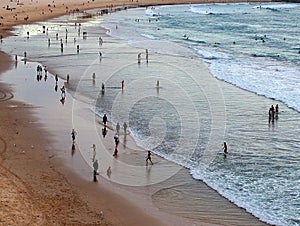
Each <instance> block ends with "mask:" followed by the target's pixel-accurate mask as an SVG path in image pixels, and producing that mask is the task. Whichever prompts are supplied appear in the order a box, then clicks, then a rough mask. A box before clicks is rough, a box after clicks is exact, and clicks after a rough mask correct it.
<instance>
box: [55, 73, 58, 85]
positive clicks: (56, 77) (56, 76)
mask: <svg viewBox="0 0 300 226" xmlns="http://www.w3.org/2000/svg"><path fill="white" fill-rule="evenodd" d="M55 82H56V83H57V82H58V75H57V74H56V75H55Z"/></svg>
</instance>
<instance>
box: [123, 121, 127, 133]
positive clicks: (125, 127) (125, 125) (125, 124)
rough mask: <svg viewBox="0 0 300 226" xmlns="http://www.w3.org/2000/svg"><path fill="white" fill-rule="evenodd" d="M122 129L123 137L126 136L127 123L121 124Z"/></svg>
mask: <svg viewBox="0 0 300 226" xmlns="http://www.w3.org/2000/svg"><path fill="white" fill-rule="evenodd" d="M123 128H124V135H126V132H127V123H126V122H124V123H123Z"/></svg>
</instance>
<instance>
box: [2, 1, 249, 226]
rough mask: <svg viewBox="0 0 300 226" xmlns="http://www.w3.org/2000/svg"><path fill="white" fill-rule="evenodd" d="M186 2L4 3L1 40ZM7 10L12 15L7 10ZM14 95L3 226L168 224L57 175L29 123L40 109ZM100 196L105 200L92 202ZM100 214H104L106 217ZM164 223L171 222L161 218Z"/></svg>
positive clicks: (5, 153)
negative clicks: (62, 18)
mask: <svg viewBox="0 0 300 226" xmlns="http://www.w3.org/2000/svg"><path fill="white" fill-rule="evenodd" d="M182 2H184V1H169V0H167V1H164V0H162V1H157V0H154V1H139V2H136V1H135V2H129V1H118V0H117V1H105V2H102V1H99V0H95V1H89V3H88V1H82V0H78V1H74V0H56V1H55V3H53V2H52V1H46V0H38V1H35V0H33V1H31V0H19V1H16V0H14V1H12V2H11V1H9V0H2V1H1V5H0V7H1V9H0V17H1V19H0V23H1V25H0V35H3V36H4V37H5V36H7V35H9V31H10V29H11V28H12V26H13V25H16V24H24V23H31V22H34V21H41V20H45V19H48V18H52V17H56V16H59V15H63V14H66V13H68V12H70V11H73V10H77V9H80V10H85V9H90V8H96V7H107V6H110V5H113V6H116V5H130V4H141V5H146V4H158V3H159V4H169V3H182ZM188 2H189V3H190V2H199V1H188ZM205 2H206V1H205ZM207 2H208V1H207ZM214 2H216V1H214ZM222 2H223V1H222ZM48 4H50V7H48ZM54 5H55V7H54ZM7 6H9V7H8V8H12V10H7V9H6V8H7ZM0 54H1V55H0V59H1V60H0V73H2V72H3V71H5V70H7V69H9V67H10V65H11V64H10V58H9V57H8V56H7V55H5V54H2V53H0ZM12 90H13V89H12V88H11V87H8V86H7V85H5V84H3V83H0V119H1V124H0V158H1V160H0V163H1V164H0V174H1V175H0V178H1V179H0V188H1V190H0V191H1V192H0V205H1V209H0V225H163V224H164V222H163V221H159V220H158V219H157V218H155V217H152V216H149V215H148V214H147V212H148V211H149V209H151V208H152V209H155V207H153V206H152V207H149V208H141V206H136V205H134V204H132V203H130V202H128V200H127V199H125V198H124V197H121V196H119V195H117V194H115V193H114V192H111V191H109V190H108V187H109V185H107V186H103V187H102V188H99V186H94V183H92V182H91V183H90V184H88V185H87V184H86V183H84V181H83V180H81V179H80V178H77V177H72V179H70V175H72V172H70V171H68V170H64V171H63V174H62V173H61V172H62V171H61V170H57V169H60V168H61V167H62V166H61V165H59V164H58V163H56V161H52V158H53V153H51V152H48V150H47V149H48V148H46V147H51V143H52V141H53V140H52V136H50V134H49V133H48V132H47V130H46V129H45V128H43V125H41V124H39V123H35V124H32V123H30V122H33V121H38V120H37V119H36V118H35V116H34V114H35V113H36V112H35V108H36V107H34V106H31V105H28V104H25V103H21V102H16V101H14V100H13V97H14V94H13V91H12ZM56 166H57V167H56ZM87 168H88V167H87ZM66 178H68V180H67V179H66ZM74 185H76V186H74ZM89 185H90V186H89ZM112 190H113V189H112ZM96 194H97V195H98V196H101V197H102V198H101V199H97V200H95V199H93V197H94V196H95V195H96ZM146 201H147V200H146ZM141 205H143V204H141ZM100 210H101V211H103V213H105V214H104V215H101V214H100ZM157 211H158V212H159V210H157ZM116 213H117V214H116ZM158 215H159V214H158ZM159 217H160V218H161V217H170V216H169V215H167V214H166V215H163V214H162V215H160V216H159ZM171 218H172V217H170V221H168V220H166V221H167V222H172V219H173V220H174V219H175V221H176V220H177V219H176V217H175V216H174V217H173V218H172V219H171ZM208 218H209V217H208ZM182 222H184V221H182ZM182 222H181V221H180V220H178V221H177V224H178V225H180V224H183V223H182ZM204 222H206V223H204ZM204 222H203V224H201V225H206V224H208V225H210V224H217V225H219V224H223V223H222V222H220V221H218V222H216V221H210V219H207V220H205V221H204ZM254 222H255V221H254Z"/></svg>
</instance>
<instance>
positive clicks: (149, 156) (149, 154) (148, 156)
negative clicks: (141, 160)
mask: <svg viewBox="0 0 300 226" xmlns="http://www.w3.org/2000/svg"><path fill="white" fill-rule="evenodd" d="M148 161H150V163H151V165H153V162H152V159H151V151H148V154H147V156H146V165H148Z"/></svg>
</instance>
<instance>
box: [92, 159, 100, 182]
mask: <svg viewBox="0 0 300 226" xmlns="http://www.w3.org/2000/svg"><path fill="white" fill-rule="evenodd" d="M93 168H94V173H93V175H94V182H97V175H99V173H98V172H97V171H98V168H99V164H98V160H97V159H96V160H95V161H94V162H93Z"/></svg>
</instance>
